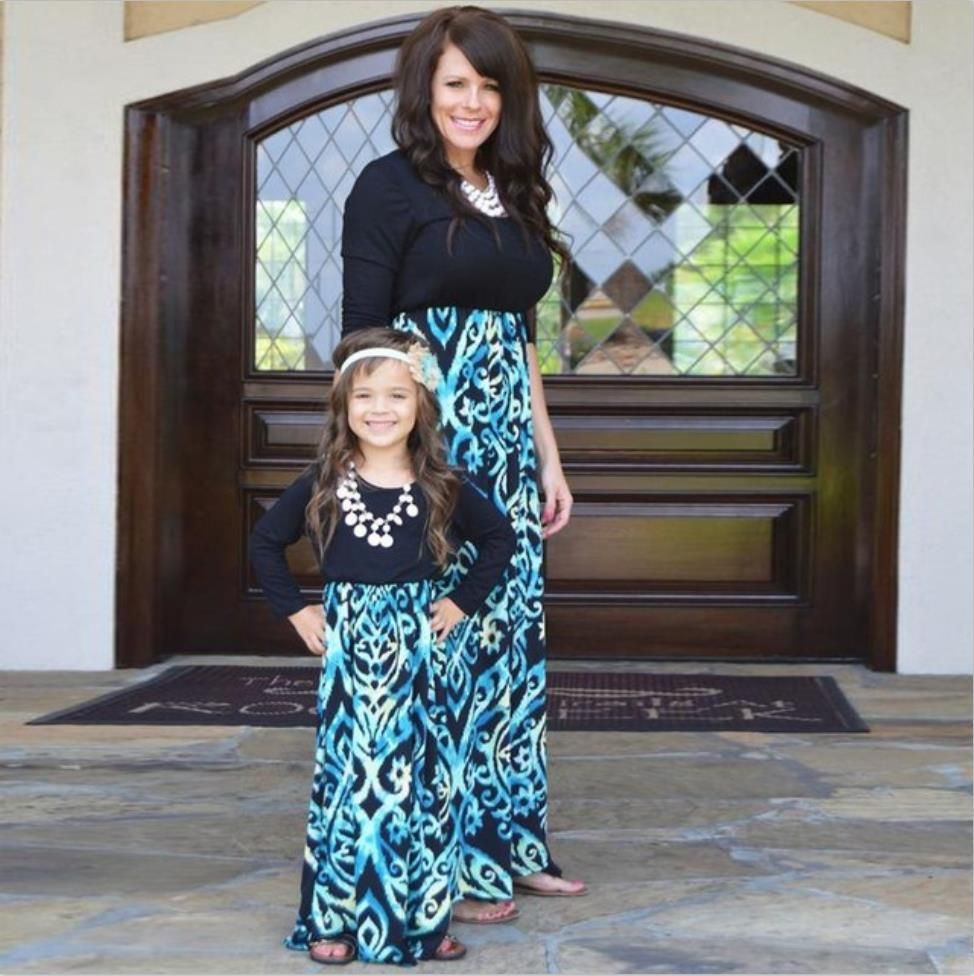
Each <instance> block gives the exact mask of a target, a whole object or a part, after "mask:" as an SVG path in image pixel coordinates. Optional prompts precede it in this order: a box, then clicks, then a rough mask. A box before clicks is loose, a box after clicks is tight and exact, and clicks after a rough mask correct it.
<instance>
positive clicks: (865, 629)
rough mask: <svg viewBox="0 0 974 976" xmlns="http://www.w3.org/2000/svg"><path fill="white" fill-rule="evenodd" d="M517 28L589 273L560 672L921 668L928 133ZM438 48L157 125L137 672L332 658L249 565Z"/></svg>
mask: <svg viewBox="0 0 974 976" xmlns="http://www.w3.org/2000/svg"><path fill="white" fill-rule="evenodd" d="M511 20H512V22H513V23H514V25H515V27H516V28H517V29H518V30H519V31H520V32H521V33H522V35H523V36H524V37H525V39H526V40H527V42H528V44H529V45H530V46H531V49H532V53H533V56H534V58H535V61H536V64H537V66H538V69H539V73H540V75H541V77H542V79H543V81H544V92H543V100H544V105H545V110H546V119H547V123H548V127H549V132H550V133H551V135H552V138H553V139H554V141H555V144H556V147H557V150H558V152H557V156H556V160H555V164H554V171H553V173H552V179H553V182H554V185H555V188H556V191H557V193H558V197H559V206H560V208H561V212H560V214H559V217H560V222H561V224H562V226H563V227H564V228H565V230H566V231H568V232H569V233H570V234H571V235H572V248H573V255H574V258H575V261H574V267H573V269H572V273H571V274H570V275H569V276H567V277H566V278H565V279H564V280H563V281H562V282H561V283H560V285H559V286H558V287H557V288H554V289H553V290H552V292H551V293H549V295H548V296H547V297H546V299H545V301H543V302H542V303H541V305H540V306H539V308H538V310H537V319H538V349H539V356H540V357H541V360H542V363H543V365H544V369H545V371H546V373H547V378H546V388H547V395H548V399H549V405H550V410H551V413H552V419H553V422H554V424H555V428H556V432H557V434H558V437H559V441H560V443H561V445H562V449H563V460H564V464H565V468H566V473H567V474H568V477H569V480H570V482H571V484H572V488H573V492H574V493H575V496H576V502H577V507H576V517H575V519H574V521H573V524H572V526H571V527H570V528H569V529H568V530H567V531H566V532H564V533H563V534H562V535H560V536H558V537H556V538H555V539H553V540H551V542H550V543H549V545H548V549H547V557H546V558H547V577H548V590H547V598H546V607H547V615H548V638H549V644H550V650H551V653H552V654H553V655H555V656H558V655H582V656H590V657H598V656H607V657H635V656H648V657H652V656H663V657H687V658H698V657H721V658H738V659H745V658H747V659H753V658H758V659H776V660H808V659H822V658H831V659H846V660H864V661H866V662H868V663H870V664H872V665H873V666H875V667H881V668H890V667H892V665H893V660H894V658H893V633H894V630H893V614H894V603H895V600H894V597H895V561H893V554H894V553H895V528H894V524H895V486H896V471H897V454H898V442H897V437H896V426H897V415H898V403H899V341H900V340H899V336H900V329H901V323H900V295H899V287H900V284H899V282H900V279H901V273H900V272H901V264H902V237H903V234H902V200H903V175H902V155H903V134H904V130H905V116H904V113H903V112H902V111H901V110H899V109H898V108H896V107H895V106H891V105H889V104H888V103H885V102H882V101H881V100H878V99H873V98H871V97H869V96H868V95H866V94H864V93H862V92H859V91H854V90H849V89H846V88H844V87H843V86H841V85H837V84H835V83H833V82H831V81H829V80H827V79H823V78H820V77H818V76H815V75H811V74H809V73H807V72H803V71H800V70H798V69H794V68H791V67H788V66H783V65H780V64H777V63H774V62H769V61H766V60H763V59H760V58H757V57H754V56H751V55H748V54H746V53H744V52H740V51H732V50H729V49H726V48H722V47H719V46H716V45H711V44H704V43H702V42H696V41H691V40H688V39H686V38H680V37H674V36H670V35H663V34H659V33H655V32H650V31H643V30H637V29H633V28H629V27H622V26H615V25H606V24H604V23H591V22H586V21H583V20H579V19H575V18H565V17H556V16H549V15H544V16H541V15H536V16H535V15H526V14H515V15H511ZM415 22H416V21H415V18H402V19H398V20H395V21H389V22H385V23H382V24H377V25H369V26H367V27H363V28H361V29H359V30H355V31H352V32H349V33H346V34H343V35H340V36H338V37H333V38H327V39H324V40H322V41H320V42H316V43H314V44H310V45H307V46H306V47H304V48H301V49H298V50H296V51H290V52H285V53H284V54H282V55H281V56H280V57H279V58H277V59H274V60H273V61H270V62H266V63H265V64H263V65H260V66H258V67H257V68H255V69H254V70H253V71H251V72H248V73H247V74H245V75H243V76H241V77H239V78H236V79H231V80H229V81H226V82H222V83H219V84H215V85H213V86H208V87H206V88H204V89H194V90H191V91H187V92H179V93H175V94H173V95H170V96H166V97H164V98H160V99H156V100H153V101H152V102H149V103H141V104H139V105H137V106H132V107H131V108H130V110H129V113H128V172H127V191H126V247H125V303H124V315H123V330H122V331H123V350H122V352H123V357H122V438H121V466H122V479H121V486H120V487H121V508H120V580H119V627H118V635H119V636H118V660H119V663H125V664H136V663H147V662H148V661H150V660H154V659H156V658H157V657H158V656H160V655H164V654H170V653H187V652H194V653H201V652H203V653H205V652H209V651H212V652H217V653H228V652H247V653H267V652H276V653H281V652H287V651H289V650H291V651H294V652H295V653H297V652H298V651H299V648H298V647H297V646H296V644H295V642H294V640H293V638H292V637H291V635H290V633H289V631H288V628H287V625H286V624H282V623H281V622H279V621H275V620H273V619H272V618H271V616H270V614H269V611H268V609H267V607H266V606H265V605H264V603H263V601H262V600H261V599H260V596H259V593H258V592H257V591H256V590H255V588H254V586H253V580H252V578H251V577H250V575H249V572H248V568H247V566H246V562H245V540H246V535H247V532H248V529H249V526H250V525H251V524H252V523H253V520H254V519H255V518H256V517H257V516H258V515H259V513H260V511H261V510H262V509H263V508H264V507H266V506H267V505H269V504H271V503H272V502H273V499H274V497H275V494H276V492H277V491H278V490H280V488H281V487H283V485H285V484H286V483H287V482H288V481H289V480H290V479H291V478H292V477H293V476H294V474H295V473H296V472H297V471H298V470H300V468H301V467H302V466H303V465H304V464H305V463H306V461H307V459H308V457H309V456H310V451H311V449H312V445H313V443H314V440H315V436H316V428H317V426H318V424H319V423H320V415H321V414H320V411H321V403H322V400H323V397H324V393H325V390H326V387H327V381H328V375H329V374H328V356H329V353H330V349H331V346H332V345H333V342H334V340H335V338H336V336H337V328H338V322H337V316H336V308H337V302H338V299H339V297H340V296H339V291H340V281H341V278H340V263H339V261H340V259H339V257H338V255H337V252H336V247H335V245H336V243H337V241H338V235H339V233H340V217H341V204H342V203H343V201H344V196H345V194H347V192H348V189H349V187H350V186H351V182H352V180H353V179H354V176H355V174H356V173H357V172H358V171H359V170H360V169H361V167H362V166H363V165H364V164H365V162H367V161H368V159H370V158H372V157H373V156H375V155H378V154H380V153H381V152H382V151H385V150H386V149H387V148H389V145H390V144H389V143H388V135H387V132H386V129H387V126H386V118H387V116H388V112H389V107H390V98H389V94H388V86H389V75H390V72H391V68H392V63H393V59H394V55H395V50H396V47H397V46H398V43H399V41H400V40H401V38H402V37H403V36H404V35H405V34H406V33H408V32H409V30H410V29H411V28H412V27H413V26H414V24H415ZM135 512H139V513H140V515H139V517H138V518H136V517H134V515H132V514H130V513H135ZM145 512H149V513H151V517H150V518H149V519H146V518H145V517H144V515H143V513H145ZM294 568H295V570H296V572H298V573H299V574H301V575H302V576H303V577H304V579H305V580H306V582H307V584H308V586H309V595H310V594H312V593H313V587H314V585H315V581H314V577H313V572H312V567H311V560H310V552H309V551H307V550H306V551H304V552H302V551H300V550H299V549H298V548H296V549H295V552H294Z"/></svg>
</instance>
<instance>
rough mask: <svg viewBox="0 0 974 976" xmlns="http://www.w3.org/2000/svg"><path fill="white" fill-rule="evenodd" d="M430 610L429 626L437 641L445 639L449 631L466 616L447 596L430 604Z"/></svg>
mask: <svg viewBox="0 0 974 976" xmlns="http://www.w3.org/2000/svg"><path fill="white" fill-rule="evenodd" d="M430 611H431V612H432V617H431V618H430V626H431V627H432V628H433V633H434V634H435V635H436V639H437V640H438V641H441V640H446V637H447V635H448V634H449V633H450V631H451V630H453V628H454V627H456V625H457V624H458V623H460V621H461V620H463V618H464V617H465V616H466V614H465V613H464V612H463V611H462V610H461V609H460V608H459V607H458V606H457V605H456V604H455V603H454V602H453V601H452V600H451V599H450V598H449V597H448V596H446V597H444V598H443V599H442V600H437V601H436V603H434V604H432V606H430Z"/></svg>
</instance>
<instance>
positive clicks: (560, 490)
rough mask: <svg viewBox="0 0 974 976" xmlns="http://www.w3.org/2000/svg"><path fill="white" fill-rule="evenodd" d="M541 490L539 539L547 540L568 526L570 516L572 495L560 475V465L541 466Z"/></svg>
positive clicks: (563, 477) (562, 476)
mask: <svg viewBox="0 0 974 976" xmlns="http://www.w3.org/2000/svg"><path fill="white" fill-rule="evenodd" d="M541 490H542V491H543V492H544V511H542V513H541V538H542V539H547V538H549V537H550V536H553V535H554V534H555V533H556V532H561V530H562V529H563V528H564V527H565V526H566V525H568V520H569V518H571V514H572V503H573V501H574V499H573V498H572V493H571V492H570V491H569V490H568V482H567V481H566V480H565V475H564V474H563V473H562V470H561V465H560V464H556V465H550V464H546V465H543V466H542V468H541Z"/></svg>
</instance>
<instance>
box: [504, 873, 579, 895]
mask: <svg viewBox="0 0 974 976" xmlns="http://www.w3.org/2000/svg"><path fill="white" fill-rule="evenodd" d="M513 885H514V890H515V891H518V892H520V893H521V894H522V895H535V896H536V897H537V898H581V897H582V895H587V894H588V885H585V884H583V885H582V887H581V888H576V889H575V890H574V891H559V890H558V889H557V888H539V887H537V886H535V885H532V884H525V883H524V882H523V881H520V880H518V879H517V878H515V879H514V882H513Z"/></svg>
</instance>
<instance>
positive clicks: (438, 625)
mask: <svg viewBox="0 0 974 976" xmlns="http://www.w3.org/2000/svg"><path fill="white" fill-rule="evenodd" d="M334 361H335V368H336V373H335V383H334V386H333V387H332V391H331V403H330V410H329V414H328V419H327V422H326V425H325V430H324V434H323V436H322V440H321V446H320V450H319V452H318V458H317V460H316V462H315V463H314V464H313V465H312V466H311V467H310V468H309V469H308V470H307V471H306V472H305V473H304V474H302V475H301V476H300V477H299V478H298V479H297V480H296V481H295V482H294V483H293V484H292V485H291V486H290V487H289V488H288V489H287V490H286V491H285V492H284V494H283V495H282V496H281V498H280V499H279V500H278V502H277V503H276V504H275V505H274V507H273V508H272V509H270V510H269V511H268V512H267V513H266V514H265V515H264V516H263V517H262V518H261V519H260V521H259V522H258V523H257V525H256V526H255V527H254V530H253V533H252V535H251V540H250V554H251V560H252V562H253V565H254V568H255V570H256V573H257V577H258V579H259V580H260V583H261V585H262V587H263V589H264V594H265V595H266V596H267V598H268V600H269V601H270V603H271V606H272V608H273V609H274V610H275V612H276V613H278V614H280V615H281V616H287V617H288V619H289V620H290V621H291V623H292V624H293V625H294V628H295V630H296V631H297V632H298V634H299V635H300V636H301V639H302V640H303V641H304V642H305V644H306V645H307V647H308V649H309V650H310V651H311V652H312V653H313V654H318V655H324V660H323V667H322V675H321V684H320V688H319V693H318V716H319V728H318V735H317V743H316V753H315V772H314V782H313V786H312V795H311V808H310V812H309V815H308V834H307V844H306V847H305V852H304V870H303V874H302V879H301V905H300V909H299V911H298V918H297V923H296V925H295V928H294V931H293V932H292V934H291V936H290V938H289V939H287V941H286V943H285V944H286V945H287V946H288V947H289V948H292V949H301V950H304V949H306V950H308V951H309V953H310V956H311V958H312V959H313V960H315V961H316V962H320V963H324V964H326V965H343V964H345V963H348V962H351V961H352V959H354V958H356V956H357V957H358V958H360V959H363V960H369V961H375V962H393V963H414V962H416V961H418V960H420V959H438V960H447V959H458V958H460V957H461V956H462V955H464V954H465V953H466V947H465V946H463V944H462V943H460V942H458V941H457V940H456V939H453V938H452V937H451V936H449V935H448V934H447V931H446V930H447V925H448V923H449V920H450V909H451V894H452V892H453V890H454V886H455V875H456V872H457V870H458V861H457V858H458V827H457V824H456V822H455V817H454V816H453V815H452V814H451V808H452V804H451V797H452V795H453V794H454V792H455V789H456V786H455V784H454V782H453V778H454V770H455V769H456V768H457V756H456V754H455V753H456V748H455V746H454V745H453V743H454V742H455V741H456V738H457V737H456V734H455V730H454V729H452V728H451V726H450V722H451V716H450V715H449V713H448V710H447V708H446V702H447V695H446V679H447V663H448V662H447V660H446V657H447V655H446V650H445V646H444V643H443V642H444V640H445V638H446V636H447V635H448V634H449V633H450V631H451V630H452V629H453V628H454V627H455V626H456V625H457V624H458V623H459V622H460V621H461V620H462V619H463V618H464V617H465V616H467V615H469V614H472V613H473V612H474V611H476V610H477V609H478V608H479V607H480V605H481V604H482V603H483V602H484V599H485V598H486V597H487V595H488V593H489V592H490V590H491V589H492V588H493V587H494V585H495V584H496V583H497V582H498V580H499V579H500V577H501V576H502V574H503V572H504V570H505V569H506V567H507V565H508V563H509V562H510V560H511V557H512V555H513V552H514V546H515V538H514V532H513V530H512V528H511V527H510V525H509V524H508V523H507V521H506V520H505V518H504V517H503V516H502V515H501V514H500V512H499V511H498V510H497V509H496V508H495V507H494V505H493V504H492V503H491V502H490V501H488V500H487V498H485V497H484V496H483V495H482V494H481V493H480V492H479V491H478V490H477V489H476V488H475V487H474V486H473V485H471V484H470V483H469V482H468V481H467V480H466V479H465V478H464V477H462V476H461V475H458V474H457V473H456V472H454V471H453V470H451V468H450V467H449V466H448V465H447V463H446V461H445V455H444V447H443V444H442V441H441V439H440V431H439V408H438V405H437V402H436V399H435V397H434V395H433V393H432V392H431V391H432V390H433V389H435V386H436V380H437V367H436V364H435V360H434V359H433V357H432V355H431V354H430V353H429V352H428V351H427V350H425V348H424V347H422V346H421V344H420V343H418V342H417V340H416V339H415V337H412V336H409V335H407V334H406V333H403V332H395V331H393V330H391V329H364V330H362V331H359V332H356V333H354V335H351V336H349V337H348V338H347V339H345V340H343V341H342V342H341V343H339V345H338V346H337V348H336V349H335V353H334ZM305 532H307V534H308V535H309V536H310V537H311V540H312V542H313V544H314V545H315V547H316V550H317V552H318V555H319V561H320V564H321V570H322V574H323V576H324V579H325V580H326V583H325V587H324V594H323V605H319V604H313V605H310V606H305V602H304V600H303V598H302V597H301V593H300V591H299V589H298V586H297V584H296V583H295V582H294V579H293V578H292V577H291V574H290V573H289V571H288V568H287V563H286V560H285V555H284V552H285V549H286V547H287V546H288V545H290V544H291V543H293V542H296V541H297V540H298V539H299V538H300V537H301V535H302V534H304V533H305ZM465 540H470V541H471V542H472V543H473V544H474V545H475V546H476V548H477V551H478V558H477V562H476V564H475V566H474V569H473V570H472V571H471V572H470V573H469V574H468V575H467V576H465V577H464V579H463V582H462V583H461V584H460V585H458V586H457V587H456V588H455V589H454V590H453V591H452V592H451V593H449V594H448V595H446V596H443V597H441V598H440V599H438V600H434V599H433V595H432V590H431V581H432V579H433V578H434V577H435V576H436V575H437V574H438V573H439V571H440V569H442V567H444V565H445V564H446V562H447V559H448V557H449V555H450V553H451V552H452V551H453V550H454V549H455V547H456V546H457V545H459V544H460V543H462V542H464V541H465Z"/></svg>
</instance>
